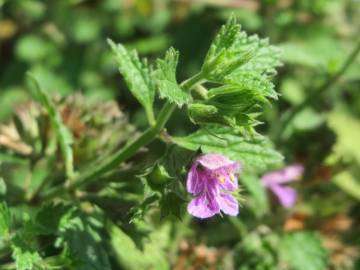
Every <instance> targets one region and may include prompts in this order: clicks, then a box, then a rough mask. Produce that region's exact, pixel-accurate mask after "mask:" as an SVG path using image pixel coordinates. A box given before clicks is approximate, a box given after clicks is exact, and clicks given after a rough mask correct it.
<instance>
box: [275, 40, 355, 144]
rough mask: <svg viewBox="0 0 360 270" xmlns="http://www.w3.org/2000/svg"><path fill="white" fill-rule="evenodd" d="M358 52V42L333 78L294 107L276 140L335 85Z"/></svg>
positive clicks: (280, 128) (281, 126)
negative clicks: (298, 115) (298, 116)
mask: <svg viewBox="0 0 360 270" xmlns="http://www.w3.org/2000/svg"><path fill="white" fill-rule="evenodd" d="M359 52H360V40H359V41H358V43H357V45H356V46H355V48H354V50H353V51H352V52H351V53H350V55H349V56H348V58H347V59H346V60H345V62H344V64H343V65H342V67H341V68H340V69H339V71H338V72H336V73H335V74H334V75H333V76H331V77H330V78H329V79H328V80H327V81H325V83H324V84H322V85H321V86H320V87H319V88H317V89H316V90H314V91H312V92H311V93H310V94H309V95H308V96H307V97H306V98H305V99H304V101H303V102H301V103H300V104H299V105H297V106H295V107H294V108H293V109H292V110H291V111H290V112H289V113H288V114H287V116H286V118H285V119H284V121H283V123H282V125H280V127H279V129H278V132H277V136H276V139H277V140H278V139H280V138H281V135H282V134H283V132H284V131H285V130H286V128H287V126H288V124H289V123H290V122H291V121H292V120H293V119H294V117H295V116H296V115H297V114H298V113H299V112H301V111H302V110H303V109H304V108H306V107H307V106H308V105H309V104H310V103H312V102H313V101H314V100H315V99H316V98H317V97H318V96H320V95H321V94H322V93H324V92H325V91H327V90H328V89H329V88H330V87H331V86H332V85H333V84H335V83H336V82H337V81H338V80H339V78H340V77H341V76H342V75H343V74H344V73H345V71H346V70H347V69H348V68H349V66H350V65H351V64H352V63H353V62H354V61H355V60H356V57H357V55H358V54H359Z"/></svg>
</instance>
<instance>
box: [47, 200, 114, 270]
mask: <svg viewBox="0 0 360 270" xmlns="http://www.w3.org/2000/svg"><path fill="white" fill-rule="evenodd" d="M60 212H61V211H60ZM50 225H52V224H51V223H50ZM101 226H102V220H98V219H97V218H95V216H90V215H88V214H85V213H83V212H81V211H79V210H78V209H76V208H74V207H73V208H70V209H69V211H67V212H66V214H64V215H63V216H62V218H61V220H60V222H59V224H58V227H59V230H58V235H59V236H60V237H59V239H58V240H59V242H62V243H63V245H64V246H66V247H68V248H69V252H70V254H71V258H72V260H73V262H74V263H75V264H76V269H78V270H110V269H111V267H110V262H109V258H108V252H107V251H106V248H105V247H104V244H103V237H102V236H101V235H100V232H99V230H100V229H101Z"/></svg>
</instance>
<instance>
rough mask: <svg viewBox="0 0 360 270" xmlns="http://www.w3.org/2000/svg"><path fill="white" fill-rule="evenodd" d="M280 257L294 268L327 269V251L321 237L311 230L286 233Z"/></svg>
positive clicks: (307, 269) (299, 269)
mask: <svg viewBox="0 0 360 270" xmlns="http://www.w3.org/2000/svg"><path fill="white" fill-rule="evenodd" d="M280 257H281V259H282V260H283V261H285V262H286V263H287V264H288V265H289V266H290V267H291V269H294V270H304V269H306V270H323V269H327V263H328V254H327V251H326V249H325V248H324V246H323V244H322V241H321V238H320V237H319V236H318V235H317V234H314V233H311V232H293V233H288V234H285V235H284V236H283V238H282V239H281V241H280Z"/></svg>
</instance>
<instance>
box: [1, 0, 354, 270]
mask: <svg viewBox="0 0 360 270" xmlns="http://www.w3.org/2000/svg"><path fill="white" fill-rule="evenodd" d="M231 14H234V15H235V17H236V18H237V19H238V21H239V22H240V23H241V24H242V26H243V29H244V30H246V31H247V32H248V33H250V34H252V33H257V34H259V35H260V36H261V37H269V38H270V41H271V43H272V44H275V45H277V46H279V47H280V48H282V50H283V62H284V66H283V67H281V68H280V69H279V74H278V75H277V76H276V77H275V84H276V88H277V90H278V91H279V92H280V94H281V98H280V100H279V101H278V102H275V103H274V104H273V105H272V107H271V108H270V109H269V110H268V111H267V112H266V113H265V114H264V116H263V119H262V121H263V122H264V124H263V125H261V126H259V131H260V132H261V133H264V134H268V135H269V136H270V138H271V139H272V140H273V141H274V143H275V144H276V146H277V148H278V149H279V150H280V151H281V152H282V153H283V154H284V155H285V157H286V158H287V160H289V161H298V162H301V163H303V164H304V165H306V168H307V170H306V171H307V173H306V178H305V184H304V186H303V187H302V188H299V189H300V191H301V192H302V196H303V197H306V198H308V200H304V201H303V202H302V203H301V204H300V206H299V208H298V209H297V210H298V211H300V212H301V213H303V212H306V213H307V215H310V216H312V218H313V220H317V218H320V219H321V217H329V216H337V215H338V214H339V213H340V214H341V215H342V216H341V217H342V218H343V217H344V215H345V213H346V218H349V217H348V216H347V213H351V214H349V216H351V218H349V219H351V220H353V222H355V224H357V225H359V217H360V216H359V214H358V211H356V210H359V209H360V204H359V200H360V180H359V177H360V120H359V119H360V91H359V90H360V58H359V56H357V58H356V59H353V62H352V65H350V66H349V67H348V68H347V70H346V71H345V72H344V73H343V74H342V76H341V77H340V78H339V80H337V81H336V82H335V83H333V84H331V86H330V87H327V88H326V91H324V93H323V94H322V95H321V96H318V97H316V98H314V99H313V100H311V102H310V103H309V104H307V106H306V107H305V108H304V109H303V110H301V111H300V112H299V113H298V114H297V115H296V116H295V117H294V119H293V120H292V121H291V122H290V123H289V124H288V125H286V126H285V127H284V126H282V125H281V119H283V116H284V115H286V113H288V111H289V109H290V110H291V109H292V108H294V107H296V106H298V105H299V104H301V103H302V102H303V101H304V100H305V99H306V97H307V96H308V95H311V93H312V91H315V90H316V89H318V88H319V87H321V86H322V85H323V84H324V83H325V84H326V82H327V80H329V78H331V76H334V74H336V73H337V72H338V71H339V69H341V67H342V66H343V64H344V62H345V61H346V58H347V57H348V56H349V55H350V53H351V52H352V51H353V50H354V48H355V47H356V46H359V45H358V44H359V42H360V1H358V0H262V1H250V0H193V1H191V0H172V1H171V0H98V1H96V0H88V1H87V0H58V1H35V0H0V121H1V122H7V121H8V119H10V117H11V116H13V114H14V107H15V106H17V105H18V104H21V103H22V102H25V101H27V100H29V99H30V95H29V92H28V88H27V86H26V84H25V74H26V72H27V71H32V72H33V74H34V75H35V76H36V77H37V78H38V79H39V81H40V83H41V84H42V86H43V88H44V89H45V90H46V91H48V92H51V93H52V94H53V95H54V96H60V97H61V96H68V95H70V94H71V93H74V92H81V93H83V95H84V96H85V97H86V98H87V102H88V103H92V102H94V103H95V102H102V101H104V102H105V101H110V100H116V101H117V102H118V104H119V106H120V108H121V109H122V110H123V111H125V112H126V114H127V115H128V117H129V118H130V120H131V122H132V123H134V125H135V126H137V127H138V128H139V129H142V128H143V127H144V126H145V116H144V114H143V112H142V110H141V108H140V106H139V104H138V103H137V102H136V100H135V99H134V98H133V97H132V96H131V95H130V93H129V92H128V91H127V90H126V87H125V84H124V82H123V79H122V78H121V76H120V75H119V74H118V71H117V67H116V62H115V61H114V59H113V57H112V55H111V52H110V49H109V47H108V45H107V42H106V39H107V38H111V39H112V40H114V41H116V42H121V43H123V44H124V45H125V46H127V47H128V48H134V49H136V50H138V52H139V54H140V55H141V56H146V57H148V58H149V61H153V60H154V59H155V58H156V57H159V56H163V54H164V52H165V50H166V49H167V48H168V47H170V46H173V47H175V48H176V49H178V50H179V51H180V52H181V56H180V64H179V68H178V71H179V78H178V80H179V81H181V80H182V79H185V78H186V77H187V76H189V75H191V74H193V73H194V72H197V71H198V70H199V68H200V67H201V64H202V60H203V57H204V55H205V54H206V51H207V49H208V47H209V44H210V43H211V40H212V38H213V37H214V35H215V33H216V32H217V30H218V29H219V27H220V26H221V25H222V24H223V23H224V22H225V21H226V19H227V18H228V17H229V16H230V15H231ZM157 102H158V103H160V101H157ZM174 118H175V119H176V120H177V121H172V122H171V123H170V129H171V130H172V131H173V132H174V134H184V133H185V130H187V129H192V128H193V126H191V125H190V124H189V123H188V121H187V120H186V118H184V116H182V114H181V113H177V114H175V115H174ZM279 129H283V130H281V131H279ZM279 133H281V136H280V135H279ZM0 147H1V145H0ZM329 183H330V184H329ZM322 198H327V199H326V200H322ZM251 203H252V202H251V200H250V202H249V204H250V206H251ZM255 205H256V204H255ZM255 208H256V206H255ZM244 211H245V214H244V216H245V217H246V216H247V214H246V211H247V210H244ZM274 213H275V212H274ZM295 214H296V213H295ZM248 215H249V214H248ZM299 215H300V218H298V217H299ZM301 215H302V214H298V216H295V217H296V218H294V219H295V221H298V220H301V219H302V218H301V217H302V216H301ZM250 216H251V215H250ZM292 221H294V220H292ZM250 223H251V222H250ZM314 224H317V222H316V221H314ZM314 224H313V228H314V227H316V226H315V225H314ZM217 225H219V224H217ZM220 225H221V224H220ZM221 226H225V227H224V228H222V227H221V228H220V230H221V229H223V231H224V232H225V231H227V228H226V224H222V225H221ZM310 227H311V225H310ZM205 229H206V232H207V233H208V235H211V237H209V238H208V242H207V243H208V244H209V245H217V244H221V243H224V242H226V241H232V240H231V239H232V238H231V236H229V235H227V234H226V233H225V234H224V235H222V236H224V237H220V236H219V237H215V236H214V234H213V232H212V230H214V228H211V226H210V227H206V228H205ZM216 230H218V228H216ZM353 235H357V237H356V239H355V240H356V241H358V242H359V239H360V237H359V235H360V233H359V232H357V234H353ZM257 237H259V236H258V235H257V234H256V235H252V234H250V235H249V236H248V238H247V239H248V240H247V241H250V242H252V241H254V242H256V241H258V239H257ZM352 240H354V239H352ZM263 241H265V242H266V241H269V243H273V242H272V240H271V239H267V238H266V239H265V240H263ZM349 242H351V243H352V241H349ZM245 243H246V242H245ZM357 244H358V243H357ZM183 245H186V243H183ZM266 245H267V244H266ZM266 245H265V244H264V246H266ZM269 245H270V244H269ZM345 246H346V245H345V244H344V246H341V245H340V247H338V246H337V248H338V249H340V250H345ZM244 247H246V248H245V249H246V250H243V249H244ZM331 248H332V246H331V245H330V247H329V250H330V254H333V253H332V252H335V253H336V252H338V251H336V250H335V249H331ZM237 249H239V250H241V252H242V253H243V254H245V255H244V257H242V259H244V260H251V256H250V255H251V254H254V253H252V252H253V250H249V247H248V246H246V245H245V246H244V244H243V243H240V244H239V245H238V246H237ZM255 249H258V251H257V252H260V253H261V250H260V248H259V247H255ZM334 250H335V251H334ZM247 252H248V253H247ZM349 252H350V251H349ZM350 253H351V252H350ZM355 253H356V256H351V255H353V254H350V255H349V254H345V255H344V256H346V255H348V256H349V257H351V258H350V259H349V258H348V257H346V258H345V261H346V262H348V261H351V260H355V259H354V258H357V254H358V253H357V252H355ZM247 254H250V255H249V258H246V256H247ZM332 259H333V258H332ZM337 259H338V258H337ZM336 263H337V261H336V260H335V259H334V262H332V265H336ZM342 263H343V262H342ZM254 264H256V263H255V262H254ZM345 264H346V263H345ZM248 265H251V263H249V264H248ZM340 265H342V264H341V263H340ZM334 267H335V266H334ZM355 267H356V266H355ZM179 269H182V268H179ZM195 269H197V268H195ZM199 269H200V268H199ZM229 269H230V268H229ZM241 269H242V268H241ZM244 269H255V268H244ZM256 269H258V268H256ZM259 269H270V268H259ZM329 269H359V268H329ZM306 270H307V269H306Z"/></svg>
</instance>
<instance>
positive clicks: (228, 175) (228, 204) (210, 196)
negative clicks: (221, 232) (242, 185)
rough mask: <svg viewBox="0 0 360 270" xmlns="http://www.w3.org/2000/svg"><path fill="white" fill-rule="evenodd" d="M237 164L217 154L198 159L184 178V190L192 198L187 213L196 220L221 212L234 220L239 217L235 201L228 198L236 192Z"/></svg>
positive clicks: (238, 169)
mask: <svg viewBox="0 0 360 270" xmlns="http://www.w3.org/2000/svg"><path fill="white" fill-rule="evenodd" d="M240 169H241V166H240V163H238V162H236V161H232V160H230V159H228V158H227V157H225V156H223V155H219V154H205V155H200V156H199V157H197V158H196V159H195V160H194V162H193V165H192V167H191V169H190V171H189V173H188V176H187V183H186V189H187V191H188V192H190V193H192V194H193V195H194V198H193V199H192V200H191V202H190V203H189V205H188V207H187V210H188V212H189V213H190V214H191V215H193V216H195V217H198V218H209V217H212V216H213V215H215V214H219V213H220V211H222V212H224V213H225V214H227V215H231V216H236V215H237V214H238V213H239V205H238V202H237V200H236V199H235V198H234V197H233V196H232V195H230V194H229V192H232V191H235V190H236V189H237V188H238V182H237V178H236V177H235V174H236V173H237V172H238V171H240Z"/></svg>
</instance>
